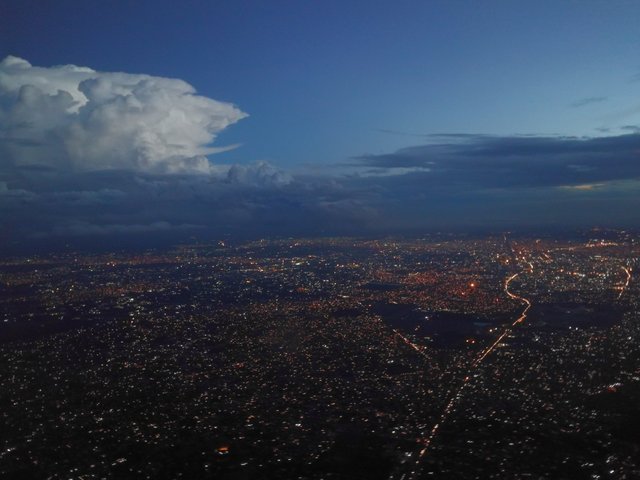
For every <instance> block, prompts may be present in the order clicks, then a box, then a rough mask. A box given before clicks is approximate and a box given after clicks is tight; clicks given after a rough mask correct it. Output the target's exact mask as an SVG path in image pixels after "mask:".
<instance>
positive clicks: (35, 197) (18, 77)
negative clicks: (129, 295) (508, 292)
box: [0, 0, 640, 247]
mask: <svg viewBox="0 0 640 480" xmlns="http://www.w3.org/2000/svg"><path fill="white" fill-rule="evenodd" d="M638 25H640V3H637V2H601V1H598V2H587V1H584V2H570V1H560V2H559V1H548V2H547V1H535V2H534V1H531V2H512V1H504V2H501V1H486V2H472V1H456V2H450V1H447V2H445V1H433V2H423V1H397V2H391V1H388V2H387V1H385V2H382V1H370V0H369V1H323V2H310V1H281V2H259V1H246V2H231V1H229V2H222V1H220V2H179V3H177V2H172V1H137V2H95V1H57V2H42V1H28V0H15V1H14V0H4V1H2V2H0V59H4V60H2V63H0V232H1V233H0V245H4V246H5V247H12V246H16V245H23V244H28V243H29V242H33V243H34V244H37V243H39V244H47V243H51V244H54V243H60V242H62V243H64V242H80V243H83V242H84V243H85V244H92V243H95V244H97V243H100V242H103V243H104V242H111V241H112V239H117V240H118V241H123V242H124V241H126V240H127V239H132V238H133V239H138V240H140V239H143V240H144V241H148V242H150V243H152V242H153V241H155V240H158V239H168V240H170V241H182V240H185V239H191V238H203V239H206V238H217V237H220V236H233V235H242V236H251V237H263V236H283V235H287V236H288V235H337V234H349V235H377V234H397V233H398V234H399V233H419V232H422V231H425V232H426V231H432V230H447V229H450V230H456V231H465V230H469V231H470V230H477V229H518V228H523V229H525V228H526V229H547V228H558V227H561V228H565V227H568V228H589V227H592V226H612V227H614V226H616V227H640V216H639V215H638V212H640V196H639V195H638V194H639V193H640V54H639V52H640V28H638Z"/></svg>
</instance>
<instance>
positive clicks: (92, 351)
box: [0, 230, 640, 480]
mask: <svg viewBox="0 0 640 480" xmlns="http://www.w3.org/2000/svg"><path fill="white" fill-rule="evenodd" d="M639 252H640V235H637V234H635V233H629V232H623V231H611V230H606V231H605V230H592V231H589V232H584V233H581V234H579V235H578V234H576V235H575V236H573V237H571V238H568V237H567V238H564V237H563V238H557V237H553V236H549V235H547V236H543V237H539V238H537V237H520V236H515V235H512V234H507V233H505V234H496V235H493V236H487V237H470V236H462V235H443V234H439V235H430V236H425V237H424V238H419V239H397V238H387V239H377V240H371V239H354V238H325V239H281V240H260V241H252V242H248V243H229V242H225V241H219V242H214V243H207V244H201V243H200V244H194V245H181V246H178V247H175V248H172V249H167V250H154V251H146V252H137V253H131V252H117V253H109V254H104V253H101V254H91V255H90V254H86V253H82V254H81V253H73V252H66V253H58V254H50V255H39V256H30V257H22V258H4V259H2V260H1V261H0V381H1V385H2V388H1V390H0V416H1V417H2V420H1V423H2V428H0V477H2V478H25V479H27V478H42V479H45V478H46V479H70V478H74V479H103V478H140V479H144V478H149V479H151V478H154V479H155V478H161V479H165V478H166V479H174V478H186V479H204V478H216V479H284V478H291V479H388V478H393V479H396V480H410V479H414V478H439V479H459V478H468V479H474V478H477V479H486V478H496V479H497V478H500V479H515V478H522V479H526V478H531V479H541V478H544V479H547V478H548V479H551V478H553V479H563V478H564V479H574V478H576V479H582V478H584V479H608V478H611V479H625V478H627V479H631V478H640V460H639V459H640V304H639V299H640V296H639V290H640V282H638V281H637V279H636V276H635V271H636V270H637V268H638V255H639Z"/></svg>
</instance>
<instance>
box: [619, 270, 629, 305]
mask: <svg viewBox="0 0 640 480" xmlns="http://www.w3.org/2000/svg"><path fill="white" fill-rule="evenodd" d="M622 269H623V270H624V273H626V274H627V280H626V281H625V283H624V285H622V286H621V287H620V294H619V295H618V298H617V300H620V297H622V294H623V293H624V292H625V291H626V290H627V288H628V287H629V283H631V269H630V268H627V267H624V266H623V267H622Z"/></svg>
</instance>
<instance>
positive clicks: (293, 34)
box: [0, 0, 640, 168]
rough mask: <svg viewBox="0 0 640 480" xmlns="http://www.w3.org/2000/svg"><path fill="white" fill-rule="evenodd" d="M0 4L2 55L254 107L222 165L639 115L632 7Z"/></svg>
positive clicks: (570, 129)
mask: <svg viewBox="0 0 640 480" xmlns="http://www.w3.org/2000/svg"><path fill="white" fill-rule="evenodd" d="M2 9H3V12H2V15H0V57H4V56H6V55H8V54H12V55H16V56H20V57H23V58H26V59H28V60H29V61H30V62H31V63H33V64H35V65H42V66H51V65H56V64H65V63H73V64H77V65H88V66H91V67H92V68H95V69H98V70H104V71H125V72H130V73H148V74H152V75H158V76H165V77H176V78H181V79H184V80H186V81H188V82H189V83H191V84H192V85H194V86H195V88H196V89H197V90H198V92H199V93H201V94H202V95H205V96H210V97H212V98H215V99H219V100H223V101H229V102H232V103H234V104H236V105H238V106H239V107H240V108H241V109H242V110H243V111H245V112H247V113H248V114H249V115H250V117H249V118H247V119H245V120H244V121H242V122H240V123H239V124H238V125H237V126H235V127H234V128H231V129H229V130H227V131H225V132H224V133H223V134H222V136H221V140H223V141H224V142H226V143H242V144H243V147H242V148H240V149H238V150H236V151H234V152H231V153H229V154H227V155H226V156H225V158H224V160H225V161H228V162H250V161H255V160H261V159H266V160H269V161H270V162H272V163H274V164H276V165H280V166H283V167H288V168H290V167H295V166H300V165H304V164H307V163H314V164H318V163H320V164H324V163H335V162H339V161H342V160H344V159H347V158H349V157H351V156H354V155H361V154H365V153H373V154H377V153H383V152H388V151H393V150H395V149H398V148H402V147H406V146H410V145H415V144H420V143H421V141H420V138H418V137H414V136H411V135H405V134H428V133H441V132H472V133H491V134H502V135H510V134H564V135H587V136H591V135H602V134H604V133H620V130H619V128H620V127H621V126H624V125H629V124H632V125H635V124H638V123H640V111H639V109H640V96H639V95H638V93H639V91H640V82H639V81H635V82H634V81H632V79H633V77H634V76H636V77H637V75H638V74H639V73H640V59H638V55H637V52H638V49H639V47H640V28H638V21H639V20H640V4H638V3H632V2H600V1H597V2H569V1H565V2H558V1H536V2H510V1H504V2H501V1H487V2H471V1H466V2H445V1H438V2H422V1H400V2H380V1H348V2H344V1H325V2H300V1H288V2H258V1H248V2H183V3H181V4H180V6H179V8H177V6H176V4H175V2H171V1H141V2H108V3H94V2H84V1H61V2H40V1H23V0H21V1H13V2H4V3H3V7H2ZM594 98H597V99H600V101H598V102H585V101H584V100H585V99H594ZM581 102H584V103H582V104H581ZM579 105H580V106H579ZM599 129H600V130H599ZM381 130H385V131H387V132H383V131H381ZM388 131H394V132H397V133H395V134H394V133H388Z"/></svg>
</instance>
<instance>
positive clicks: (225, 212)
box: [0, 57, 640, 251]
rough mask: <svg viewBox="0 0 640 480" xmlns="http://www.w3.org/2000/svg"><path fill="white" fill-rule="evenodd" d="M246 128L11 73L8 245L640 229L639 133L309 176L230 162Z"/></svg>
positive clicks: (5, 109)
mask: <svg viewBox="0 0 640 480" xmlns="http://www.w3.org/2000/svg"><path fill="white" fill-rule="evenodd" d="M244 116H246V114H245V113H243V112H242V111H240V110H239V109H238V108H237V107H235V106H233V105H230V104H227V103H223V102H218V101H215V100H212V99H208V98H205V97H201V96H199V95H197V93H196V92H195V90H194V89H193V88H192V87H191V86H190V85H188V84H186V83H185V82H182V81H181V80H175V79H165V78H159V77H150V76H146V75H131V74H124V73H104V72H95V71H93V70H91V69H88V68H83V67H76V66H61V67H52V68H39V67H33V66H31V65H30V64H29V63H28V62H26V61H24V60H21V59H17V58H14V57H9V58H8V59H5V60H4V61H3V62H1V63H0V229H1V232H2V233H0V245H3V248H4V249H5V250H6V251H9V250H10V249H12V248H15V247H17V246H21V245H22V246H24V245H37V246H40V247H42V246H44V245H53V246H55V245H61V244H64V243H67V242H72V243H75V244H84V245H98V244H100V243H105V244H107V245H110V246H113V245H117V244H119V243H118V242H122V245H124V244H125V243H126V242H130V241H138V242H143V243H145V244H149V245H152V244H155V243H162V242H174V241H183V240H186V239H190V238H199V239H202V240H208V239H213V238H220V237H225V236H239V237H264V236H288V235H336V234H349V235H368V234H388V233H420V232H422V231H430V230H437V229H455V230H465V229H467V230H470V229H482V228H486V229H498V228H518V227H526V228H534V227H539V228H548V227H558V226H585V227H587V226H593V225H594V224H600V225H608V226H638V216H637V214H636V212H637V211H639V210H638V208H639V207H640V202H639V201H638V195H637V192H638V179H640V162H639V160H640V134H638V133H637V131H634V130H629V131H630V132H632V133H629V134H627V135H620V136H611V137H598V138H568V137H538V136H510V137H508V136H507V137H505V136H502V137H497V136H487V135H469V134H465V135H454V134H449V135H437V136H429V137H426V138H425V141H427V142H428V144H427V145H421V146H413V147H409V148H405V149H402V150H399V151H397V152H394V153H389V154H383V155H363V156H360V157H357V158H353V159H351V160H349V161H346V162H344V163H343V164H341V165H338V166H337V167H336V166H332V168H331V172H330V173H329V171H327V172H326V173H325V174H318V173H314V174H307V175H304V174H292V173H288V172H284V171H281V170H279V169H277V168H275V167H273V166H272V165H270V164H268V163H266V162H253V163H248V164H246V165H224V164H221V163H219V162H217V158H220V156H218V155H216V153H219V152H221V151H224V150H225V149H227V148H229V147H217V148H216V147H212V146H211V144H212V142H213V141H214V140H215V139H216V136H217V134H218V133H219V132H220V131H222V130H223V129H225V128H227V127H228V126H229V125H231V124H233V123H235V122H236V121H239V120H241V119H242V118H243V117H244ZM114 242H115V243H114Z"/></svg>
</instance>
